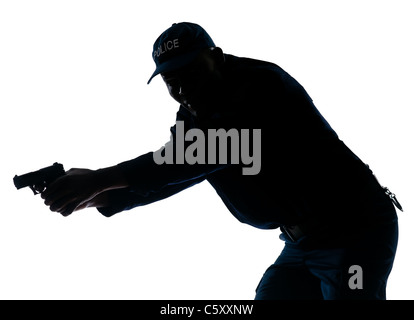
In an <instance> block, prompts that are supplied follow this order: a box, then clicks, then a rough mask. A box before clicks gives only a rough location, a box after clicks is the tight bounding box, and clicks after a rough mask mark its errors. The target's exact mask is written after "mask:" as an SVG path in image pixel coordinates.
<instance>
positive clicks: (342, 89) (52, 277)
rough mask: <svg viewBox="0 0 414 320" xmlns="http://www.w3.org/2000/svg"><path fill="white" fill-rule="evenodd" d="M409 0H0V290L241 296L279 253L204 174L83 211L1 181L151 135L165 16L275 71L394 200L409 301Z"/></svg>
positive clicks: (138, 147) (395, 293)
mask: <svg viewBox="0 0 414 320" xmlns="http://www.w3.org/2000/svg"><path fill="white" fill-rule="evenodd" d="M411 8H412V5H411V3H410V1H400V0H392V1H378V0H376V1H361V0H359V1H349V0H348V1H274V0H273V1H242V0H228V1H213V0H211V1H209V2H205V1H203V2H202V1H183V0H175V1H165V0H162V1H161V0H159V1H87V0H82V1H73V0H72V1H18V0H15V1H1V2H0V46H1V50H0V105H1V109H0V110H1V117H0V130H1V132H0V134H1V154H2V156H1V166H0V170H1V172H0V174H1V180H0V188H1V189H0V195H1V199H2V200H1V204H2V210H0V298H1V299H252V298H253V297H254V290H255V288H256V285H257V283H258V282H259V280H260V278H261V276H262V274H263V272H264V271H265V269H266V268H267V267H268V266H269V265H270V264H272V263H273V262H274V260H275V259H276V257H277V256H278V254H279V252H280V250H281V249H282V246H283V243H282V242H281V241H279V240H278V234H279V232H278V231H275V230H273V231H263V230H258V229H254V228H252V227H249V226H247V225H243V224H241V223H238V222H237V220H236V219H235V218H233V217H232V216H231V214H230V213H229V212H228V211H227V209H226V208H225V207H224V205H223V204H222V203H221V201H220V199H219V198H218V196H217V195H216V194H215V191H214V190H213V189H212V188H211V187H210V186H209V185H208V183H202V184H200V185H198V186H196V187H194V188H191V189H188V190H186V191H184V192H183V193H181V194H178V195H176V196H175V197H172V198H170V199H167V200H164V201H161V202H157V203H155V204H152V205H149V206H146V207H141V208H136V209H134V210H132V211H129V212H124V213H120V214H118V215H116V216H114V217H112V218H105V217H103V216H101V215H100V214H99V213H98V212H97V211H96V210H94V209H87V210H84V211H81V212H77V213H75V214H73V215H72V216H70V217H68V218H63V217H61V216H60V215H59V214H55V213H52V212H50V211H49V210H48V208H47V207H46V206H44V204H43V202H42V200H41V198H40V197H39V196H36V197H34V196H33V194H32V193H31V191H30V190H29V189H23V190H20V191H16V189H15V187H14V185H13V182H12V178H13V176H14V175H15V174H23V173H26V172H29V171H33V170H36V169H39V168H43V167H45V166H48V165H51V164H52V163H53V162H55V161H58V162H61V163H63V164H64V166H65V169H69V168H71V167H81V168H82V167H84V168H91V169H98V168H102V167H106V166H110V165H114V164H116V163H119V162H121V161H124V160H129V159H132V158H135V157H136V156H139V155H140V154H142V153H144V152H147V151H150V150H157V149H158V148H159V147H160V146H161V145H163V144H164V142H166V141H167V140H168V139H169V127H170V126H171V125H172V124H173V122H174V119H175V113H176V111H177V107H178V106H177V104H176V103H175V102H174V101H173V100H172V99H171V98H170V97H169V95H168V92H167V90H166V88H165V86H164V84H163V82H162V79H160V78H159V77H157V78H155V79H154V80H153V82H152V83H151V85H150V86H147V84H146V83H147V80H148V78H149V77H150V75H151V73H152V72H153V70H154V68H155V67H154V63H153V61H152V59H151V51H152V45H153V43H154V41H155V39H156V38H157V37H158V36H159V34H160V33H161V32H163V31H164V30H165V29H166V28H168V27H169V26H170V25H171V24H172V23H173V22H179V21H191V22H196V23H199V24H200V25H202V26H203V27H204V28H205V29H206V30H207V31H208V32H209V34H210V35H211V37H212V38H213V39H214V41H215V42H216V45H218V46H220V47H221V48H222V49H223V50H224V52H226V53H231V54H234V55H238V56H246V57H251V58H257V59H262V60H268V61H272V62H275V63H277V64H279V65H280V66H281V67H282V68H284V69H285V70H286V71H288V72H289V73H290V74H291V75H292V76H293V77H295V78H296V79H297V80H298V81H299V82H300V83H301V84H302V85H303V86H304V87H305V88H306V90H307V91H308V92H309V94H310V95H311V97H312V98H313V99H314V102H315V104H316V106H317V107H318V108H319V110H320V111H321V112H322V114H323V115H324V116H325V117H326V119H327V120H328V121H329V122H330V124H331V125H332V126H333V127H334V129H335V130H336V131H337V133H338V134H339V135H340V137H341V139H342V140H344V141H345V143H346V144H347V145H348V146H349V147H351V149H352V150H354V151H355V152H356V153H357V154H358V155H359V156H360V157H361V158H362V159H363V160H364V161H365V162H367V163H369V164H370V166H371V168H372V169H373V170H374V171H375V173H376V174H377V176H378V178H379V179H380V181H381V182H382V184H384V185H386V186H388V187H389V188H390V189H391V190H392V191H394V192H395V193H396V194H397V195H398V197H399V200H400V201H401V203H402V204H403V206H404V209H405V212H404V213H400V214H399V216H400V246H399V249H398V252H397V257H396V260H395V264H394V269H393V272H392V274H391V276H390V278H389V284H388V298H389V299H412V298H413V297H414V293H413V290H412V287H413V285H414V276H413V272H412V270H413V269H414V262H413V259H412V258H411V257H412V245H413V239H414V236H413V234H414V232H413V221H414V218H413V212H412V211H413V205H414V203H413V200H412V192H413V184H414V179H413V178H414V177H413V160H414V159H413V152H412V138H413V129H412V121H413V118H412V109H413V108H414V98H413V84H414V81H413V77H414V63H413V57H414V50H413V41H412V31H413V30H414V22H413V19H412V17H413V9H411ZM256 108H257V111H258V112H263V114H264V116H268V114H269V113H271V112H272V110H267V109H266V108H265V107H264V106H256ZM276 183H277V182H276ZM350 192H352V190H350ZM355 223H356V224H357V223H358V221H355Z"/></svg>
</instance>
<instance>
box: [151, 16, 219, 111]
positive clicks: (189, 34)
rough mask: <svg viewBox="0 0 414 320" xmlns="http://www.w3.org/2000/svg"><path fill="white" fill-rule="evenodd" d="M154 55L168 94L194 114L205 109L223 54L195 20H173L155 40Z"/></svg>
mask: <svg viewBox="0 0 414 320" xmlns="http://www.w3.org/2000/svg"><path fill="white" fill-rule="evenodd" d="M153 59H154V62H155V64H156V70H155V72H154V73H153V75H152V76H151V78H150V80H149V81H148V83H149V82H150V81H151V80H152V78H153V77H154V76H156V75H158V74H161V76H162V77H163V79H164V81H165V83H166V84H167V87H168V91H169V92H170V95H171V96H172V97H173V98H174V99H175V100H177V101H178V102H179V103H180V104H182V105H183V106H184V107H186V108H187V109H188V110H190V111H191V112H192V113H193V114H197V115H200V114H201V113H205V112H204V111H205V107H206V105H207V104H209V103H211V102H212V99H214V96H215V93H216V92H217V88H218V86H219V83H220V79H221V74H220V69H221V65H222V64H223V62H224V55H223V52H222V50H221V49H220V48H218V47H216V46H215V44H214V42H213V40H212V39H211V38H210V36H209V35H208V34H207V32H206V31H205V30H204V29H203V28H201V27H200V26H199V25H197V24H193V23H188V22H182V23H177V24H173V25H172V27H170V28H169V29H167V30H166V31H164V32H163V33H162V34H161V35H160V36H159V37H158V39H157V40H156V41H155V43H154V50H153Z"/></svg>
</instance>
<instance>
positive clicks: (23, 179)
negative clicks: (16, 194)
mask: <svg viewBox="0 0 414 320" xmlns="http://www.w3.org/2000/svg"><path fill="white" fill-rule="evenodd" d="M63 175H65V170H64V169H63V165H62V164H60V163H57V162H55V163H54V164H53V165H51V166H49V167H46V168H43V169H40V170H37V171H34V172H29V173H26V174H23V175H21V176H18V175H15V176H14V178H13V182H14V185H15V186H16V188H17V190H19V189H21V188H25V187H29V188H30V189H32V191H33V193H34V194H35V195H36V194H39V193H42V192H43V191H44V190H45V189H46V187H47V186H48V185H49V184H50V183H52V182H53V181H55V180H56V179H57V178H59V177H61V176H63Z"/></svg>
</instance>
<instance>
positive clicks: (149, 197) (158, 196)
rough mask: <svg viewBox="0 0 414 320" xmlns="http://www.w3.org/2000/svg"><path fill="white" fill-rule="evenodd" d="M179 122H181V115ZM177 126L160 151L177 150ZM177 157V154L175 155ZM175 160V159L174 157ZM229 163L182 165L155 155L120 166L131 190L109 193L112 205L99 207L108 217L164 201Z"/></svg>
mask: <svg viewBox="0 0 414 320" xmlns="http://www.w3.org/2000/svg"><path fill="white" fill-rule="evenodd" d="M177 120H181V117H180V112H179V113H178V115H177ZM176 140H177V139H176V125H175V126H173V127H172V128H171V140H170V141H169V142H168V143H167V144H166V146H165V147H163V148H161V149H160V150H159V151H157V152H166V151H165V149H166V148H167V146H168V145H169V146H170V147H171V146H172V147H173V150H174V151H175V149H176V148H175V147H176ZM174 155H175V152H174ZM174 159H175V157H174ZM226 166H227V165H226V164H198V163H195V164H188V163H187V162H186V161H184V163H182V164H176V163H175V162H174V163H163V164H157V163H156V162H155V161H154V152H148V153H146V154H143V155H141V156H139V157H137V158H135V159H132V160H129V161H125V162H122V163H119V164H118V167H119V169H120V170H121V171H122V173H123V175H124V176H125V178H126V179H127V181H128V184H129V187H128V188H125V189H118V190H113V191H110V192H109V202H110V206H108V207H105V208H99V209H98V211H99V212H101V213H102V214H103V215H105V216H111V215H113V214H115V213H117V212H120V211H124V210H129V209H132V208H134V207H137V206H142V205H146V204H149V203H152V202H155V201H158V200H162V199H165V198H167V197H169V196H171V195H173V194H176V193H178V192H180V191H182V190H184V189H186V188H189V187H191V186H193V185H195V184H197V183H199V182H201V181H203V180H204V179H205V178H206V177H207V175H209V174H210V173H212V172H215V171H216V170H220V169H222V168H224V167H226Z"/></svg>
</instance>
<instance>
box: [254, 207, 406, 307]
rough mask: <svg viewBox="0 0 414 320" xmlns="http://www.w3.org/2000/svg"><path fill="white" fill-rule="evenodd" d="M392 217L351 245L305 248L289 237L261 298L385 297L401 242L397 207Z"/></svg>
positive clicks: (261, 287)
mask: <svg viewBox="0 0 414 320" xmlns="http://www.w3.org/2000/svg"><path fill="white" fill-rule="evenodd" d="M388 216H389V219H388V220H382V221H381V223H376V224H373V225H371V226H370V227H369V228H366V229H364V230H361V232H360V233H358V237H357V239H356V240H357V241H355V238H353V239H352V240H353V241H350V244H349V245H344V246H338V247H334V248H313V249H309V248H306V249H304V248H303V247H302V246H301V242H303V241H306V236H305V237H303V238H301V239H299V240H298V241H296V242H292V241H290V240H288V239H287V238H284V237H283V234H282V235H281V237H282V238H283V239H282V240H285V247H284V249H283V250H282V252H281V254H280V256H279V257H278V259H277V260H276V262H275V263H274V264H273V265H271V266H270V267H269V268H268V269H267V270H266V272H265V273H264V275H263V277H262V280H261V281H260V283H259V285H258V287H257V289H256V297H255V299H256V300H279V299H285V300H286V299H288V300H293V299H301V300H308V299H325V300H338V299H370V300H385V299H386V284H387V279H388V276H389V274H390V272H391V269H392V265H393V262H394V257H395V253H396V249H397V242H398V219H397V215H396V213H395V210H394V208H393V207H392V210H391V211H390V212H389V213H388Z"/></svg>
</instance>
